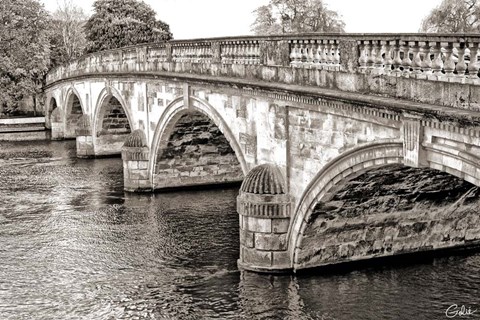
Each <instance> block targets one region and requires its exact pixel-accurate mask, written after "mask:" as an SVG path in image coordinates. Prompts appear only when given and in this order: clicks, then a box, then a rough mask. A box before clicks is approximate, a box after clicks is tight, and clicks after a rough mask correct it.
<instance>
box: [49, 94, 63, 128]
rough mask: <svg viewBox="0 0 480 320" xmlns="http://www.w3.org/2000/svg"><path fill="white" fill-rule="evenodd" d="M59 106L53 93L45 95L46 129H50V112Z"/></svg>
mask: <svg viewBox="0 0 480 320" xmlns="http://www.w3.org/2000/svg"><path fill="white" fill-rule="evenodd" d="M59 107H60V106H59V105H58V103H57V99H56V98H55V97H54V96H53V95H49V96H48V97H47V103H46V112H45V126H46V127H47V128H48V129H51V127H52V113H53V111H54V110H55V109H57V108H59Z"/></svg>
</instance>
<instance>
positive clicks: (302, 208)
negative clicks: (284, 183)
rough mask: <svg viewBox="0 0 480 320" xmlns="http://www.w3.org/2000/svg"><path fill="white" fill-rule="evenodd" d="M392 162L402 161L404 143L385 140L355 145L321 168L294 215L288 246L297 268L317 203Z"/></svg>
mask: <svg viewBox="0 0 480 320" xmlns="http://www.w3.org/2000/svg"><path fill="white" fill-rule="evenodd" d="M392 164H403V143H402V142H398V141H383V142H375V143H368V144H365V145H362V146H359V147H356V148H355V149H353V150H350V151H347V152H345V153H342V154H341V155H339V156H338V157H336V158H335V159H333V160H332V161H330V162H329V163H328V164H327V165H326V166H325V167H323V168H322V170H320V172H319V173H318V174H317V175H316V176H315V178H314V179H312V181H311V182H310V184H309V185H308V186H307V188H306V189H305V191H304V192H303V194H302V196H301V198H300V200H299V202H298V205H297V207H296V209H295V211H294V212H295V213H294V216H293V217H292V224H291V226H290V229H289V232H288V246H289V251H290V256H291V261H292V263H293V266H294V267H295V263H296V261H297V254H296V248H297V247H298V245H299V244H298V242H299V239H300V238H301V235H302V234H303V232H304V231H305V228H306V226H307V221H308V220H309V218H310V215H311V214H312V212H313V209H314V208H315V205H316V204H317V203H318V202H320V201H325V199H328V198H329V197H332V195H333V194H334V193H335V191H336V190H338V189H340V188H341V187H342V186H343V185H344V184H345V183H347V182H348V181H350V180H352V179H354V178H355V177H358V176H360V175H362V174H363V173H365V172H367V171H370V170H372V169H375V168H380V167H384V166H387V165H392Z"/></svg>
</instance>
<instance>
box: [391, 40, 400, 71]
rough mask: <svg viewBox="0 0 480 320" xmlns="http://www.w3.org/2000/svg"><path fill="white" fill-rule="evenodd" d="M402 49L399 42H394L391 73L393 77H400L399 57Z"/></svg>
mask: <svg viewBox="0 0 480 320" xmlns="http://www.w3.org/2000/svg"><path fill="white" fill-rule="evenodd" d="M401 49H402V47H401V45H400V41H398V40H396V41H395V44H394V46H393V71H394V73H395V75H397V76H400V75H401V74H402V69H401V68H402V57H401V55H400V51H401Z"/></svg>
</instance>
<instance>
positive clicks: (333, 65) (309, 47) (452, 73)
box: [47, 33, 480, 84]
mask: <svg viewBox="0 0 480 320" xmlns="http://www.w3.org/2000/svg"><path fill="white" fill-rule="evenodd" d="M268 42H272V43H273V44H274V47H275V45H277V47H278V51H282V50H283V51H284V52H283V55H280V56H282V59H283V61H279V59H280V58H277V60H275V59H274V60H271V59H270V60H267V59H266V58H265V57H264V56H265V52H263V51H262V50H266V49H264V44H265V43H268ZM343 42H350V43H351V44H353V45H354V46H356V51H357V54H358V57H356V59H357V61H355V62H354V63H353V64H350V65H354V67H355V71H358V72H364V73H368V72H373V73H378V74H386V75H392V76H407V77H419V78H425V79H428V80H440V81H451V80H452V79H453V78H455V79H456V80H458V79H460V78H462V79H463V80H462V81H463V82H465V81H466V82H470V83H474V84H480V83H478V80H479V79H478V69H479V66H480V65H479V64H478V63H477V60H476V59H471V56H472V55H475V56H477V55H478V51H479V48H478V47H479V44H480V34H473V33H457V34H448V33H301V34H284V35H265V36H254V35H249V36H238V37H217V38H200V39H182V40H170V41H164V42H158V43H145V44H138V45H133V46H128V47H122V48H116V49H110V50H104V51H99V52H93V53H89V54H86V55H83V56H81V57H79V58H78V59H76V60H74V61H72V62H70V63H67V64H64V65H62V66H58V67H56V68H54V69H52V70H50V72H49V74H48V75H47V84H51V83H53V82H55V81H58V80H60V79H62V77H65V76H67V77H68V76H71V75H73V74H75V75H78V74H81V71H82V70H83V71H86V73H95V72H101V71H100V70H99V68H97V64H98V62H99V61H98V60H99V59H102V62H100V64H101V63H103V61H105V62H109V63H114V62H116V63H117V65H118V64H123V63H124V62H127V63H133V62H134V63H149V62H151V61H159V62H180V63H183V62H191V63H212V62H215V63H222V64H257V65H276V66H279V65H280V66H291V67H297V68H317V69H323V70H329V71H340V70H343V69H342V61H341V59H342V56H343V54H342V48H341V46H340V44H341V43H343ZM286 51H288V53H287V52H286ZM117 54H118V56H116V55H117ZM286 56H288V57H289V60H288V61H284V60H285V57H286ZM350 58H351V57H350ZM455 59H457V60H455ZM472 62H473V63H472ZM87 65H88V67H89V68H90V69H91V70H90V69H88V68H87ZM82 68H84V69H82ZM87 69H88V71H87ZM100 69H101V68H100ZM106 69H108V68H106ZM119 69H122V68H117V69H115V70H113V71H131V70H128V68H127V70H124V69H122V70H119ZM67 73H68V75H67Z"/></svg>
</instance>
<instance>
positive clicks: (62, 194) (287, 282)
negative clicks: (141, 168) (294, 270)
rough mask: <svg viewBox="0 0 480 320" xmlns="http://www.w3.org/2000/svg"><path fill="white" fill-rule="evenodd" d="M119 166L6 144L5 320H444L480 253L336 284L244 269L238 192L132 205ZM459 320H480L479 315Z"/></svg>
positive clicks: (0, 295)
mask: <svg viewBox="0 0 480 320" xmlns="http://www.w3.org/2000/svg"><path fill="white" fill-rule="evenodd" d="M122 175H123V172H122V162H121V159H119V158H116V159H96V160H80V159H76V158H75V142H74V141H68V142H50V141H34V142H0V319H1V320H4V319H15V320H17V319H62V320H63V319H446V316H445V310H446V309H447V308H448V307H449V306H450V305H452V304H457V305H458V306H461V305H465V307H466V308H468V307H470V308H472V310H474V309H476V308H477V307H479V309H480V253H478V252H477V253H475V252H473V253H469V254H463V255H453V256H450V257H437V258H429V259H422V260H419V261H413V262H412V261H408V262H405V263H398V262H396V263H394V264H392V263H390V264H383V265H382V266H375V267H374V266H368V267H361V268H358V269H353V270H341V271H337V272H332V271H330V272H322V271H317V272H315V273H310V274H300V275H295V276H294V275H284V276H271V275H258V274H254V273H249V272H239V271H237V267H236V259H237V258H238V255H239V253H238V250H239V236H238V215H237V213H236V211H235V197H236V195H237V192H238V187H233V188H227V189H215V190H206V191H178V192H168V193H157V194H143V195H138V194H128V193H124V192H123V190H122V187H123V185H122V184H123V177H122ZM457 318H461V319H475V318H480V310H479V311H478V313H474V314H473V315H471V316H457Z"/></svg>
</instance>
